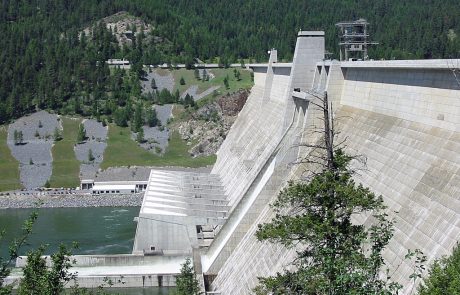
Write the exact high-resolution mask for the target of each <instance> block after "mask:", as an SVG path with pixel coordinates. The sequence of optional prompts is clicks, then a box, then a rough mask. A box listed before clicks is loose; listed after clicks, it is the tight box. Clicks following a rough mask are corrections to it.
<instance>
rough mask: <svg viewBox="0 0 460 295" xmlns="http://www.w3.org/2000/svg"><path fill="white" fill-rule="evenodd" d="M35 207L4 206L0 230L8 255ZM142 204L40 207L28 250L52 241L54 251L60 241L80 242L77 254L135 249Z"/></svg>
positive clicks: (50, 248) (0, 251) (49, 249)
mask: <svg viewBox="0 0 460 295" xmlns="http://www.w3.org/2000/svg"><path fill="white" fill-rule="evenodd" d="M31 212H32V210H31V209H6V210H4V209H2V210H0V230H2V229H3V230H5V231H6V234H5V236H4V238H3V239H2V240H1V241H0V247H1V248H0V255H1V256H2V257H5V256H6V255H8V242H10V241H12V240H13V239H14V238H17V237H19V234H20V232H21V227H22V224H23V222H24V220H26V219H27V218H28V216H29V215H30V213H31ZM138 214H139V207H102V208H43V209H40V210H39V213H38V219H37V222H36V223H35V224H34V227H33V234H32V235H31V236H30V237H29V239H28V243H29V244H30V245H29V246H27V247H24V248H23V249H21V251H20V254H21V255H24V254H26V253H27V250H29V249H31V248H34V249H35V248H37V247H38V246H39V245H41V244H47V245H49V246H48V247H47V249H46V251H45V254H50V253H53V252H55V251H56V250H57V248H58V247H59V244H60V243H64V244H67V245H71V244H72V242H74V241H75V242H77V243H78V245H79V249H76V250H74V251H73V253H74V254H129V253H131V251H132V247H133V242H134V235H135V232H136V223H135V222H134V221H133V219H134V217H136V216H138Z"/></svg>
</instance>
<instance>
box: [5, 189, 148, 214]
mask: <svg viewBox="0 0 460 295" xmlns="http://www.w3.org/2000/svg"><path fill="white" fill-rule="evenodd" d="M143 196H144V194H143V193H139V194H122V195H119V194H117V195H110V194H107V195H91V194H84V195H83V194H80V195H79V194H65V195H46V194H41V195H39V194H29V195H19V194H11V195H8V196H0V210H1V209H9V208H18V209H20V208H35V207H37V202H42V205H41V206H40V207H41V208H80V207H140V206H141V205H142V199H143Z"/></svg>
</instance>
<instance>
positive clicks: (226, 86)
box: [224, 75, 230, 89]
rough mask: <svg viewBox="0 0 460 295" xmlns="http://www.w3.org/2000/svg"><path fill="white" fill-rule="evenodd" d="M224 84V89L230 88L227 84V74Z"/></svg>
mask: <svg viewBox="0 0 460 295" xmlns="http://www.w3.org/2000/svg"><path fill="white" fill-rule="evenodd" d="M224 85H225V88H226V89H230V85H229V84H228V75H227V76H226V77H225V78H224Z"/></svg>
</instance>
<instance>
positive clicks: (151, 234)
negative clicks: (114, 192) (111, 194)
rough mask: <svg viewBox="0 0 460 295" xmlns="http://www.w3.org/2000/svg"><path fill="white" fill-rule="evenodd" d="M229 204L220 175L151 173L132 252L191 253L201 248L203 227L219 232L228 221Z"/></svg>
mask: <svg viewBox="0 0 460 295" xmlns="http://www.w3.org/2000/svg"><path fill="white" fill-rule="evenodd" d="M227 204H228V201H227V200H226V198H225V195H224V192H223V188H222V186H221V184H220V179H219V177H218V176H217V175H213V174H209V173H196V172H181V171H161V170H152V171H151V173H150V177H149V183H148V185H147V189H146V192H145V195H144V200H143V203H142V207H141V210H140V214H139V218H138V226H137V231H136V237H135V240H134V249H133V253H145V252H148V251H152V250H156V251H167V250H175V251H182V252H183V253H191V250H192V248H198V247H199V246H200V241H199V240H198V239H199V238H200V233H201V230H200V228H201V227H203V226H212V227H213V229H214V228H216V230H217V227H218V226H220V225H222V224H223V223H224V222H225V219H226V216H227V212H228V210H229V207H228V206H227ZM197 226H198V227H197ZM203 238H204V237H203ZM211 238H212V237H211Z"/></svg>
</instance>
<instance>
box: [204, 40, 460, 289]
mask: <svg viewBox="0 0 460 295" xmlns="http://www.w3.org/2000/svg"><path fill="white" fill-rule="evenodd" d="M298 42H299V41H298ZM297 45H298V46H299V43H298V44H297ZM294 56H296V54H295V55H294ZM294 59H295V58H294ZM449 64H458V61H457V60H454V61H452V60H450V61H446V60H438V61H397V62H396V61H388V62H387V61H379V62H376V61H372V62H353V63H352V62H345V63H342V64H341V63H339V62H319V63H317V64H316V69H314V74H312V75H310V78H311V81H312V84H311V85H310V86H308V83H306V82H305V81H304V79H306V75H309V74H310V72H309V71H305V70H304V71H303V73H302V72H300V71H296V69H295V67H296V63H295V62H293V65H292V69H291V76H292V75H296V73H297V75H299V76H297V77H291V87H294V86H295V85H299V84H296V83H295V82H293V81H302V83H305V84H304V85H305V86H304V87H306V88H303V87H302V86H300V87H299V88H301V90H304V89H305V90H309V89H310V91H315V90H316V91H321V90H326V91H327V92H328V95H329V98H330V100H331V101H332V102H333V105H334V110H335V115H336V117H337V118H340V119H338V123H339V126H338V128H339V129H340V131H341V132H342V133H341V137H342V138H345V137H347V138H348V139H347V149H348V152H349V153H352V154H363V155H365V156H367V158H368V162H367V170H365V171H362V172H361V173H360V174H359V175H357V177H356V180H357V181H359V182H361V183H363V184H364V185H365V186H368V187H370V188H371V190H373V191H374V192H375V193H376V194H381V195H383V197H384V200H385V202H386V204H387V205H388V206H389V209H390V210H392V211H398V213H396V214H393V215H392V217H394V218H395V219H396V231H395V236H394V238H393V239H392V241H391V243H390V245H389V247H388V249H387V251H386V252H385V254H384V257H385V259H386V261H387V263H388V265H389V266H390V268H391V269H396V268H398V267H399V268H398V269H397V271H396V272H395V274H394V276H393V279H394V280H397V281H399V282H401V283H402V284H403V286H404V292H403V293H404V294H408V293H409V291H410V289H411V288H412V285H411V282H410V280H409V275H410V273H411V272H412V271H413V269H412V266H411V265H410V264H409V263H407V262H405V261H403V258H404V255H405V254H406V253H407V249H416V248H418V249H421V250H422V251H423V252H424V253H425V255H427V257H428V259H429V262H432V261H433V260H434V259H435V258H439V257H440V256H442V255H448V254H449V253H451V251H452V248H453V247H454V246H455V244H456V243H457V241H458V240H459V238H460V218H459V216H460V215H459V213H460V201H459V198H458V196H459V193H460V133H459V128H460V85H459V84H458V83H457V81H456V80H455V78H454V76H453V75H452V71H451V68H449V66H448V65H449ZM267 66H268V65H267ZM257 70H258V71H260V72H262V71H261V70H260V68H258V69H257ZM256 77H257V76H256ZM310 78H308V79H310ZM275 79H276V75H275V77H274V80H275ZM308 79H306V80H308ZM298 83H301V82H298ZM256 86H257V85H256ZM259 87H263V88H265V85H261V86H259ZM286 99H287V100H290V99H292V98H291V97H289V96H286ZM298 108H299V102H296V101H294V102H292V109H291V110H289V107H288V108H287V110H286V111H287V113H289V111H291V112H294V113H296V115H295V116H296V117H297V119H296V120H295V121H297V122H299V121H300V120H302V119H300V117H301V112H298ZM316 112H317V110H315V109H314V108H313V107H312V105H310V106H309V107H308V111H307V115H306V116H305V118H304V119H303V120H304V123H303V124H300V125H299V124H297V126H302V128H301V129H297V130H301V131H302V133H301V134H302V135H301V136H302V139H301V140H302V141H303V142H308V141H315V140H316V138H314V137H313V135H312V134H313V132H312V131H313V130H314V129H315V128H316V126H319V125H318V122H315V117H316V116H315V113H316ZM259 116H263V114H261V113H259ZM238 120H245V118H241V117H240V118H238ZM287 121H289V120H287ZM237 123H238V121H237ZM235 125H236V124H235ZM288 138H290V139H289V140H291V141H293V137H292V136H288ZM286 140H288V139H287V138H284V139H283V140H282V141H286ZM308 153H309V151H308V150H307V149H301V150H300V151H299V154H298V157H299V158H301V157H304V156H307V155H308ZM288 162H289V161H282V162H281V163H284V164H286V163H288ZM284 167H286V166H284ZM291 167H293V168H283V165H281V164H280V165H278V166H276V168H275V169H274V171H273V172H272V174H271V177H270V179H269V180H268V181H267V182H266V184H265V185H264V187H263V189H262V190H260V192H259V195H258V197H257V198H256V200H255V201H254V203H253V205H252V206H251V207H250V209H249V210H248V211H247V213H246V214H245V216H244V217H243V218H241V219H240V220H241V222H240V223H239V224H238V226H237V228H241V231H238V230H236V231H235V232H234V235H233V237H232V238H229V239H227V241H228V242H227V244H226V245H225V246H224V247H223V249H224V250H223V251H222V252H224V251H225V249H230V251H228V252H229V254H228V255H225V257H224V258H223V259H222V260H223V261H220V262H219V263H218V264H219V265H220V266H219V267H216V268H214V267H213V266H211V267H210V268H209V270H208V271H209V272H208V274H215V273H216V272H217V277H216V278H215V280H214V282H213V283H212V290H214V291H216V292H219V293H220V294H249V293H250V292H251V290H252V288H254V287H255V286H256V284H257V282H258V280H257V277H260V276H268V275H273V274H275V273H276V272H279V271H282V270H283V269H284V268H285V267H288V265H289V263H290V262H291V261H292V259H293V257H294V253H293V251H292V250H286V249H283V248H282V247H281V246H278V245H273V244H270V243H266V242H263V243H262V242H258V241H257V240H256V238H255V236H254V233H255V231H256V230H257V224H259V223H263V222H268V221H270V219H271V218H272V217H273V212H272V211H271V209H270V207H269V206H268V203H270V201H273V200H274V198H275V197H276V195H277V192H278V191H279V190H280V189H281V188H282V186H283V185H285V183H286V180H287V179H289V178H291V179H292V178H294V179H295V178H298V177H299V176H300V175H301V172H302V171H304V170H305V169H309V167H308V166H305V165H304V166H302V165H300V166H291ZM310 168H311V167H310ZM283 175H288V177H286V176H284V177H283ZM243 200H244V198H243ZM262 200H263V201H264V202H262ZM259 202H260V203H259ZM234 214H235V213H232V214H231V215H230V216H229V217H228V220H229V221H231V220H232V218H233V215H234ZM245 221H246V222H245ZM356 221H357V222H361V223H364V224H369V223H370V220H367V219H357V220H356ZM226 227H227V224H225V225H224V226H223V228H222V230H221V232H220V233H219V235H218V236H217V237H216V238H215V240H214V243H215V242H217V241H219V240H221V235H224V234H225V232H226V231H225V229H226ZM237 235H239V237H238V238H236V236H237ZM235 241H236V242H235ZM213 246H214V244H212V245H211V247H210V250H211V249H213ZM221 256H222V255H221ZM204 257H206V255H205V256H204ZM218 259H219V258H218ZM205 269H206V268H204V270H205ZM242 273H244V276H242V275H241V274H242Z"/></svg>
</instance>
